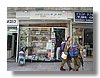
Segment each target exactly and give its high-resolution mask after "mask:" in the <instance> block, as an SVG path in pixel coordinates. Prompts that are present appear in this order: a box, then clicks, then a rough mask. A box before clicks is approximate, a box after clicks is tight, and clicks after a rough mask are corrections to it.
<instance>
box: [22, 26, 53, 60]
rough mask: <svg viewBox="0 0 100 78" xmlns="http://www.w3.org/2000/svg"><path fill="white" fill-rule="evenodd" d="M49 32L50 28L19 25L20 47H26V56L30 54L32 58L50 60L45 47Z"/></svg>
mask: <svg viewBox="0 0 100 78" xmlns="http://www.w3.org/2000/svg"><path fill="white" fill-rule="evenodd" d="M50 33H51V29H50V28H29V27H20V47H25V46H27V47H28V55H27V56H32V57H31V59H32V60H39V61H45V60H46V61H47V60H48V61H50V59H49V58H50V56H48V49H47V43H48V41H49V40H50V36H51V34H50ZM51 45H52V40H51ZM51 49H52V48H51ZM51 51H52V50H51ZM49 55H50V52H49Z"/></svg>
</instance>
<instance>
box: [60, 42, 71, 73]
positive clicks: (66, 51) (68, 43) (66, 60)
mask: <svg viewBox="0 0 100 78" xmlns="http://www.w3.org/2000/svg"><path fill="white" fill-rule="evenodd" d="M69 47H70V42H69V41H67V42H66V45H65V48H64V54H66V55H67V58H66V59H62V63H61V68H60V70H63V71H65V69H64V68H63V66H64V64H65V63H66V62H67V65H68V67H69V71H70V70H71V69H72V68H71V64H70V62H71V57H70V56H69Z"/></svg>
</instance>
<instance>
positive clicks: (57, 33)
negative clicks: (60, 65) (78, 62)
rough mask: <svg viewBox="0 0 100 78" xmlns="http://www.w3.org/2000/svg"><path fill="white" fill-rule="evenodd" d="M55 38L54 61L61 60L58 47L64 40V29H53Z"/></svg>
mask: <svg viewBox="0 0 100 78" xmlns="http://www.w3.org/2000/svg"><path fill="white" fill-rule="evenodd" d="M54 32H55V36H56V44H55V55H54V56H55V57H56V60H61V52H60V50H59V49H60V46H61V42H62V41H63V40H64V39H65V29H64V28H54Z"/></svg>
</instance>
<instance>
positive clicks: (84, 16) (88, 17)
mask: <svg viewBox="0 0 100 78" xmlns="http://www.w3.org/2000/svg"><path fill="white" fill-rule="evenodd" d="M74 21H75V22H80V23H81V22H82V23H84V22H88V23H89V22H90V23H93V12H75V19H74Z"/></svg>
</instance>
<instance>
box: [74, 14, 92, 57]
mask: <svg viewBox="0 0 100 78" xmlns="http://www.w3.org/2000/svg"><path fill="white" fill-rule="evenodd" d="M74 36H78V38H79V43H80V44H81V45H83V46H84V47H85V48H86V51H87V56H93V12H75V18H74V23H73V37H74Z"/></svg>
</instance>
